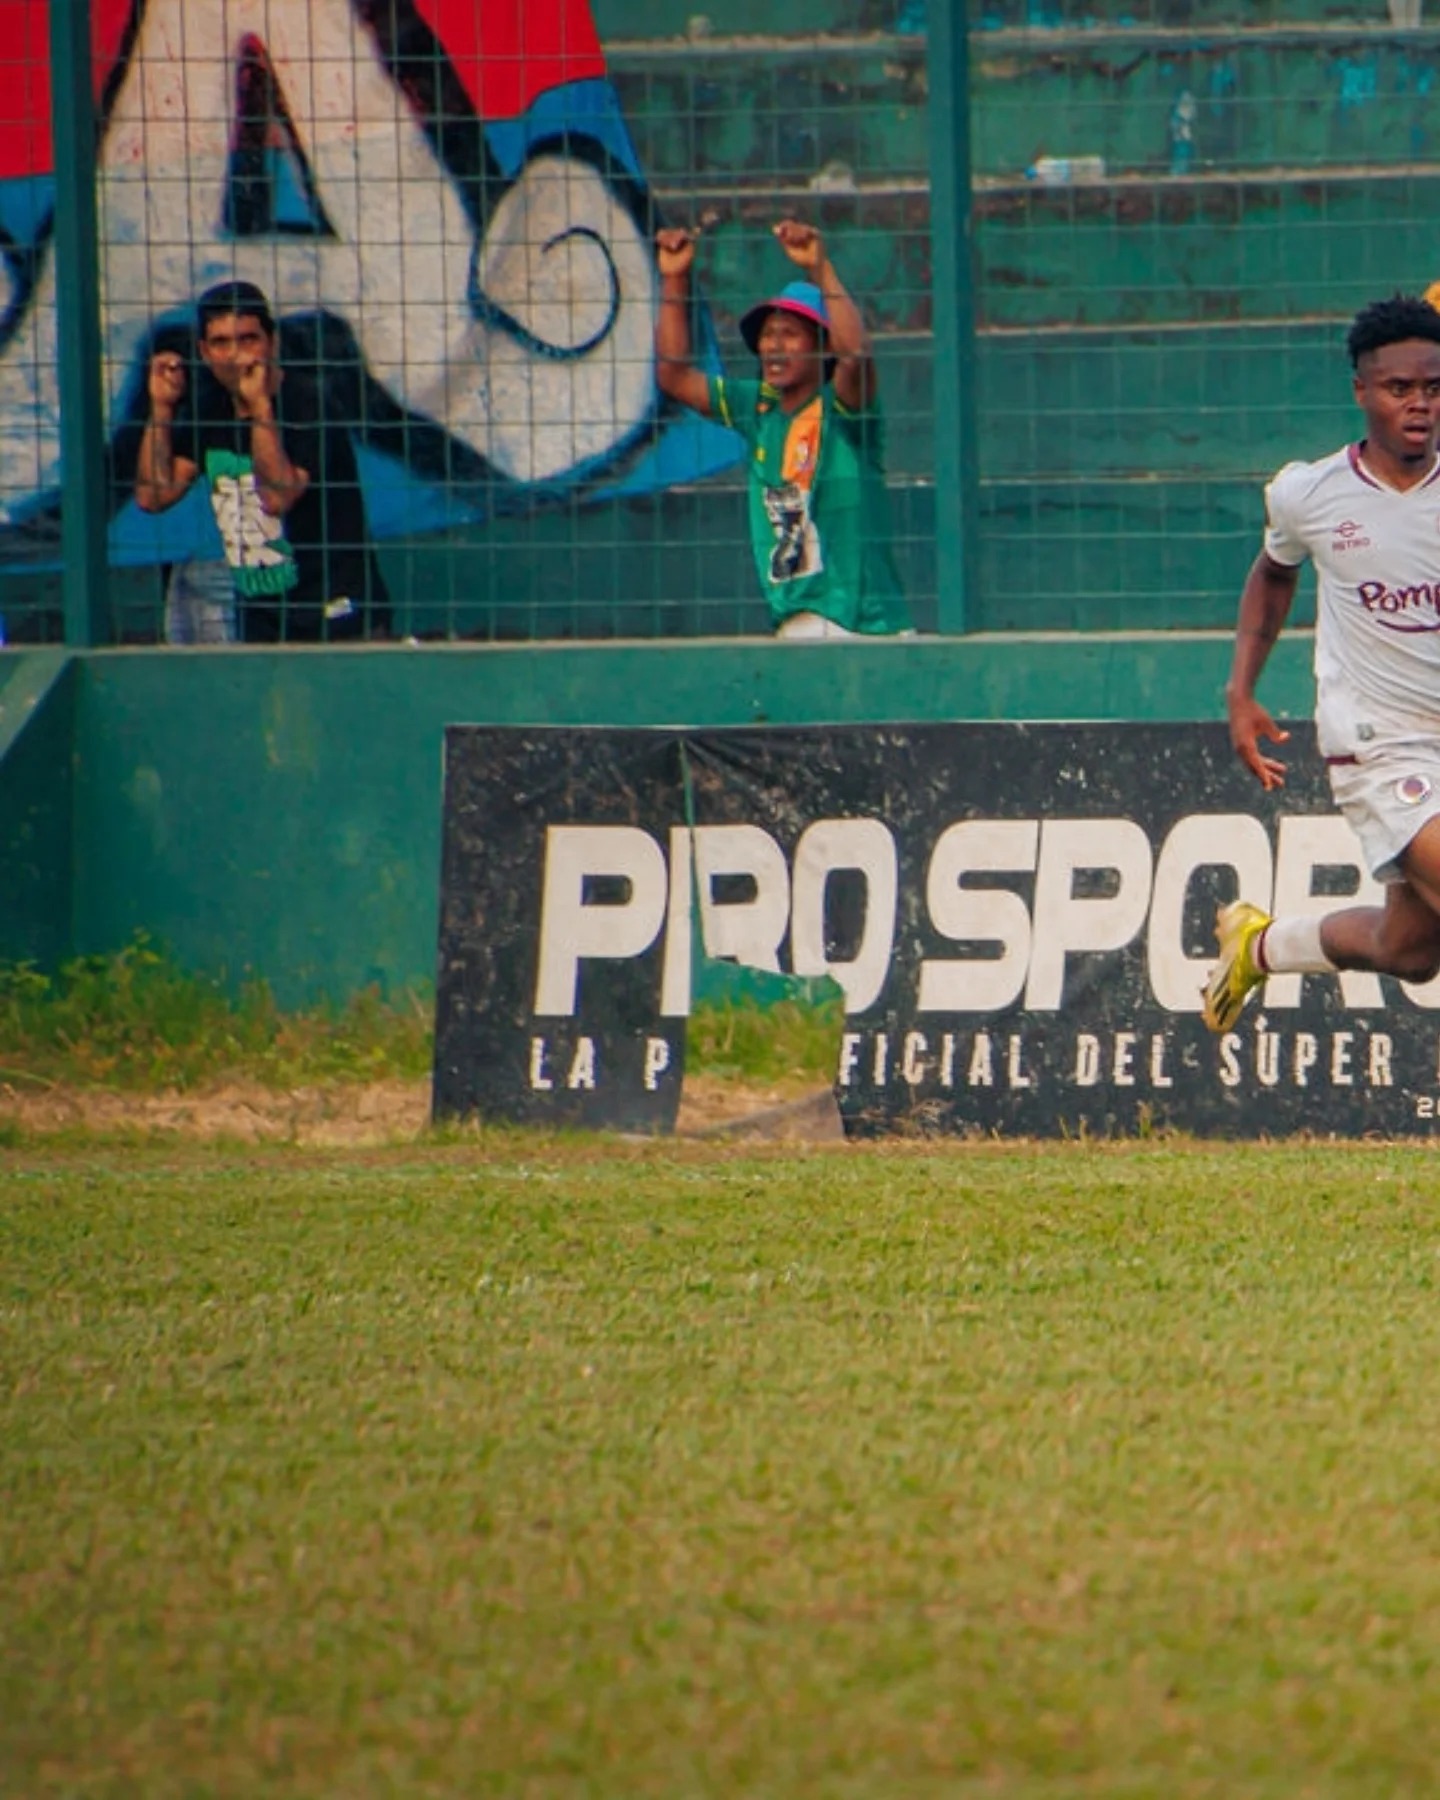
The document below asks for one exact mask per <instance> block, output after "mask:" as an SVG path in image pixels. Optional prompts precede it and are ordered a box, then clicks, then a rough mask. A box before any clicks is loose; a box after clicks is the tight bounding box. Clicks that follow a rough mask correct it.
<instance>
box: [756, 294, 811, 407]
mask: <svg viewBox="0 0 1440 1800" xmlns="http://www.w3.org/2000/svg"><path fill="white" fill-rule="evenodd" d="M756 344H757V347H758V349H759V351H760V373H761V374H762V375H763V376H764V378H765V379H766V381H768V382H769V383H770V385H771V387H773V388H778V389H779V391H780V392H781V393H785V392H787V391H788V390H790V389H792V388H797V387H803V386H806V385H811V386H817V387H818V386H819V383H820V377H821V373H822V364H821V360H820V331H819V327H818V326H815V325H812V324H811V322H810V321H809V319H802V318H800V317H799V316H798V315H797V314H795V313H790V312H781V311H779V309H778V308H777V309H776V310H775V311H774V312H769V313H767V314H766V315H765V322H764V323H763V324H762V325H761V327H760V335H759V337H758V338H757V339H756Z"/></svg>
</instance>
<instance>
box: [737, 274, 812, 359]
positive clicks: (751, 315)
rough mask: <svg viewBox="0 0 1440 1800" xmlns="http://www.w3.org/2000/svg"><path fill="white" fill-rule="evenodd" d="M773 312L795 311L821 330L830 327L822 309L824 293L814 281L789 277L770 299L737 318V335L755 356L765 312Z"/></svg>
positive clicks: (758, 349) (757, 353) (798, 316)
mask: <svg viewBox="0 0 1440 1800" xmlns="http://www.w3.org/2000/svg"><path fill="white" fill-rule="evenodd" d="M772 312H788V313H794V314H795V315H796V317H797V318H801V319H809V321H810V323H811V324H812V325H818V326H819V327H820V329H821V331H824V332H827V333H828V331H829V330H830V315H829V314H828V313H827V312H826V311H825V296H824V295H823V294H822V293H821V292H820V290H819V288H818V287H816V285H815V283H814V282H813V281H790V282H787V283H786V284H785V286H784V287H783V288H781V290H780V292H779V293H778V294H776V295H774V296H773V297H772V298H771V299H769V300H762V301H761V302H760V304H759V305H758V306H752V307H751V308H750V310H749V312H747V313H746V314H745V316H744V318H742V319H741V321H740V335H741V337H742V338H744V340H745V343H746V346H747V348H748V349H749V350H750V351H751V352H752V353H753V354H754V355H756V356H758V355H759V354H760V327H761V326H762V325H763V324H764V323H765V315H766V314H767V313H772Z"/></svg>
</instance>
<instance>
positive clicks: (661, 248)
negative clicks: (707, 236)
mask: <svg viewBox="0 0 1440 1800" xmlns="http://www.w3.org/2000/svg"><path fill="white" fill-rule="evenodd" d="M695 236H696V234H695V233H694V232H693V231H686V230H685V229H684V228H683V227H681V226H675V225H671V226H667V227H666V229H665V230H664V231H657V232H656V233H655V260H656V262H657V263H658V264H659V267H660V274H661V276H662V278H663V277H664V276H666V275H688V274H689V273H690V267H691V264H692V263H693V262H694V261H695Z"/></svg>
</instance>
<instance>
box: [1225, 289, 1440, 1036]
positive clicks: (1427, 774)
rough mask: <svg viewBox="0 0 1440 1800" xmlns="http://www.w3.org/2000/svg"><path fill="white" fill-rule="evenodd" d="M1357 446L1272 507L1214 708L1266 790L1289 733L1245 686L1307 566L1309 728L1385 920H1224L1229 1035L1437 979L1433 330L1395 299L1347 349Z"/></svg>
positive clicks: (1439, 770)
mask: <svg viewBox="0 0 1440 1800" xmlns="http://www.w3.org/2000/svg"><path fill="white" fill-rule="evenodd" d="M1346 343H1347V347H1348V349H1349V352H1350V361H1351V364H1352V367H1353V369H1354V389H1355V399H1356V401H1357V403H1358V404H1359V406H1360V408H1361V411H1362V412H1363V413H1364V416H1365V436H1364V437H1363V438H1362V439H1361V440H1360V442H1359V443H1358V444H1350V445H1347V446H1346V448H1345V449H1343V450H1337V451H1336V452H1335V453H1334V454H1333V455H1332V456H1327V457H1325V458H1323V459H1322V460H1321V461H1320V462H1314V463H1300V462H1294V463H1288V464H1287V465H1286V466H1285V467H1284V468H1283V469H1281V470H1280V472H1279V474H1277V475H1276V476H1275V478H1274V480H1273V481H1272V482H1271V483H1270V485H1269V487H1268V488H1267V489H1266V493H1265V501H1266V521H1267V523H1266V531H1265V541H1264V547H1263V549H1262V550H1261V551H1260V554H1259V555H1258V556H1257V557H1256V559H1255V561H1254V563H1253V564H1252V565H1251V569H1250V573H1249V574H1248V576H1247V577H1246V579H1245V586H1244V589H1243V591H1242V593H1241V596H1240V614H1239V620H1238V623H1237V626H1236V636H1235V651H1234V657H1233V659H1232V663H1231V669H1230V679H1229V682H1228V684H1227V686H1226V690H1225V700H1226V709H1227V712H1228V714H1229V719H1230V740H1231V742H1232V743H1233V744H1234V746H1235V751H1236V754H1237V755H1238V756H1239V758H1240V760H1241V762H1243V763H1244V764H1245V766H1246V768H1248V769H1249V770H1250V771H1251V773H1252V774H1253V775H1254V776H1255V777H1256V779H1257V780H1258V781H1259V782H1260V784H1261V786H1262V787H1264V788H1267V789H1268V788H1278V787H1283V786H1284V784H1285V765H1284V763H1283V762H1282V761H1281V760H1280V759H1279V758H1278V757H1276V756H1275V755H1274V754H1273V753H1271V752H1269V751H1267V750H1266V749H1262V747H1261V745H1262V740H1263V741H1264V742H1265V743H1267V744H1280V743H1283V742H1284V741H1285V738H1286V735H1287V734H1286V733H1285V732H1284V731H1282V730H1281V729H1279V727H1278V726H1277V725H1276V723H1275V721H1274V720H1273V719H1272V718H1271V716H1270V714H1269V713H1268V712H1267V711H1266V709H1265V708H1264V707H1263V706H1262V705H1261V704H1260V702H1259V701H1258V700H1257V699H1256V698H1255V684H1256V682H1257V681H1258V679H1259V677H1260V672H1261V670H1262V669H1263V668H1264V666H1265V661H1266V658H1267V657H1268V655H1269V653H1270V649H1271V646H1272V645H1273V644H1274V642H1275V640H1276V638H1277V637H1278V636H1279V634H1280V630H1281V627H1282V626H1283V625H1284V623H1285V619H1286V616H1287V614H1288V612H1289V609H1290V603H1291V601H1292V599H1293V598H1294V594H1295V585H1296V581H1297V579H1298V577H1299V572H1300V565H1301V564H1302V563H1303V562H1304V560H1305V558H1306V557H1307V556H1308V557H1310V558H1312V559H1313V561H1314V563H1315V569H1316V575H1317V578H1318V604H1317V617H1316V630H1315V676H1316V690H1317V692H1316V709H1315V720H1316V727H1317V735H1318V738H1319V747H1320V752H1321V754H1322V755H1323V756H1324V758H1325V763H1326V767H1327V768H1328V770H1329V775H1330V787H1331V792H1332V793H1333V794H1334V796H1335V801H1336V804H1337V805H1338V806H1339V808H1340V810H1341V812H1342V813H1343V814H1344V815H1345V817H1346V819H1347V820H1348V821H1349V823H1350V825H1351V827H1352V828H1353V829H1354V832H1355V835H1356V836H1357V837H1358V838H1359V840H1360V844H1361V848H1362V850H1363V852H1364V855H1365V860H1366V862H1367V863H1368V864H1369V866H1370V869H1371V870H1372V872H1373V873H1374V875H1375V878H1376V880H1377V881H1380V882H1382V883H1384V884H1385V903H1384V905H1383V906H1347V907H1341V908H1339V909H1337V910H1336V911H1334V912H1330V913H1326V914H1325V915H1324V916H1323V917H1322V918H1301V917H1291V918H1285V917H1282V918H1277V919H1272V918H1271V917H1269V915H1268V914H1266V913H1264V912H1262V911H1261V909H1260V908H1259V907H1258V906H1255V905H1254V904H1252V903H1251V902H1250V901H1247V900H1245V899H1243V898H1242V899H1239V900H1236V901H1234V902H1232V903H1231V904H1230V905H1229V906H1222V907H1221V908H1220V911H1219V913H1218V915H1217V918H1216V930H1217V934H1218V937H1219V943H1220V955H1219V960H1218V961H1217V963H1216V964H1215V967H1214V969H1213V971H1212V972H1211V975H1210V978H1209V980H1208V982H1207V983H1206V986H1205V996H1204V1007H1203V1012H1204V1018H1205V1023H1206V1024H1207V1025H1208V1026H1210V1028H1211V1029H1212V1030H1213V1031H1228V1030H1229V1029H1230V1028H1231V1026H1233V1025H1234V1023H1235V1021H1236V1020H1237V1019H1238V1018H1239V1016H1240V1012H1241V1009H1242V1008H1243V1007H1244V1005H1245V1002H1246V999H1247V998H1248V996H1249V995H1250V994H1251V992H1252V991H1253V990H1254V989H1255V988H1257V987H1258V986H1259V985H1260V984H1261V983H1262V982H1263V981H1264V980H1265V979H1266V978H1267V977H1268V976H1270V975H1272V974H1273V975H1278V974H1311V973H1318V972H1321V971H1326V970H1335V969H1370V970H1374V971H1376V972H1377V973H1379V974H1382V975H1394V976H1398V977H1399V978H1400V979H1401V980H1404V981H1427V980H1429V979H1430V978H1431V977H1432V976H1434V975H1435V974H1436V973H1437V971H1440V455H1437V443H1440V312H1436V311H1435V310H1434V309H1433V308H1432V307H1431V306H1429V305H1428V304H1427V303H1426V302H1425V301H1424V300H1420V299H1416V298H1413V297H1411V296H1409V295H1404V294H1397V295H1395V296H1394V297H1393V298H1392V299H1389V300H1377V301H1375V302H1373V303H1372V304H1371V305H1369V306H1367V307H1365V308H1364V310H1363V311H1362V312H1360V313H1359V314H1357V315H1356V318H1355V321H1354V323H1353V324H1352V325H1351V327H1350V332H1349V336H1348V338H1347V340H1346Z"/></svg>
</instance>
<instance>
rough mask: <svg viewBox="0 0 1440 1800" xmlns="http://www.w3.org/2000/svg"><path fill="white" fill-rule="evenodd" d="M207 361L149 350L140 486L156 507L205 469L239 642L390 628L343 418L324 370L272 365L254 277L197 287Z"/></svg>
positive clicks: (272, 345) (268, 318)
mask: <svg viewBox="0 0 1440 1800" xmlns="http://www.w3.org/2000/svg"><path fill="white" fill-rule="evenodd" d="M198 311H199V332H200V335H199V350H200V359H201V363H202V365H203V367H202V370H201V374H200V379H199V381H198V382H197V383H196V390H195V392H194V394H193V395H190V394H188V393H187V389H188V385H189V384H188V380H187V376H186V370H185V362H184V359H183V357H181V356H180V355H179V353H178V352H176V351H174V350H161V351H159V352H158V353H157V354H156V355H155V356H153V357H152V358H151V362H150V370H149V382H148V397H149V416H148V418H147V421H146V426H145V431H144V435H143V437H142V439H141V443H140V450H139V459H138V465H137V470H136V479H135V497H136V500H137V501H138V502H139V504H140V506H141V507H142V508H143V509H144V510H145V511H147V512H163V511H164V510H165V509H166V508H167V507H169V506H173V505H174V504H175V502H176V501H177V500H179V499H180V497H181V496H182V495H183V494H184V493H185V492H186V491H187V490H188V489H189V487H190V486H191V484H192V483H193V482H194V480H195V478H196V476H197V475H203V477H204V479H205V483H206V487H207V488H208V490H209V494H210V502H211V505H212V506H213V508H214V511H215V519H216V523H217V524H218V526H219V528H220V536H221V540H222V541H223V543H224V546H225V556H226V560H227V562H228V563H229V565H230V571H231V575H232V578H233V580H234V584H235V598H236V608H237V613H238V616H239V622H240V635H241V637H242V638H243V639H244V641H245V642H247V643H280V642H284V641H292V642H294V641H302V642H317V641H336V640H342V639H353V638H362V637H377V636H385V635H386V634H387V633H388V631H389V628H390V601H389V596H388V594H387V592H386V590H385V585H384V578H383V577H382V575H381V573H380V569H379V567H378V564H377V563H376V560H375V555H374V552H373V550H372V549H371V547H370V544H369V534H368V529H367V522H366V518H365V503H364V497H363V494H362V492H361V487H360V474H359V467H358V464H357V461H356V457H355V446H354V442H353V440H352V438H351V435H350V430H349V427H348V423H345V422H342V421H340V420H338V419H335V418H329V417H327V416H326V396H325V388H324V384H323V382H321V381H318V380H316V379H315V378H314V376H313V375H311V374H309V373H308V372H307V373H305V374H300V375H297V374H295V373H293V372H290V373H287V372H285V371H283V370H282V369H281V367H280V363H279V360H278V357H277V355H276V350H277V343H276V331H275V321H274V319H273V317H272V315H271V312H270V308H269V303H268V302H267V300H266V298H265V295H264V294H263V293H262V292H261V290H260V289H259V288H258V287H256V286H254V284H253V283H251V282H245V281H228V282H223V283H222V284H221V285H220V286H219V287H215V288H210V289H208V290H207V291H206V292H205V293H204V294H202V295H201V296H200V301H199V308H198Z"/></svg>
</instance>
